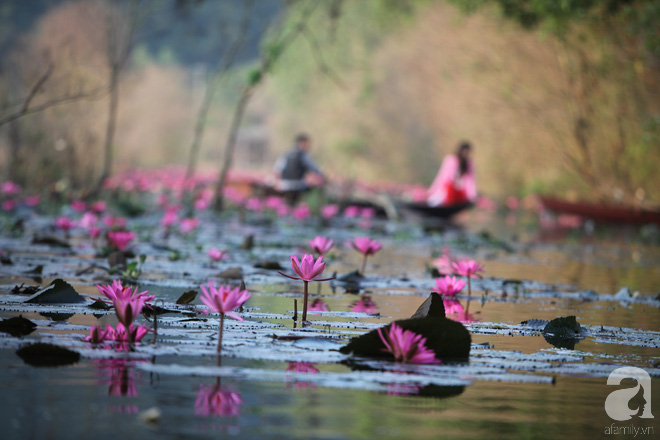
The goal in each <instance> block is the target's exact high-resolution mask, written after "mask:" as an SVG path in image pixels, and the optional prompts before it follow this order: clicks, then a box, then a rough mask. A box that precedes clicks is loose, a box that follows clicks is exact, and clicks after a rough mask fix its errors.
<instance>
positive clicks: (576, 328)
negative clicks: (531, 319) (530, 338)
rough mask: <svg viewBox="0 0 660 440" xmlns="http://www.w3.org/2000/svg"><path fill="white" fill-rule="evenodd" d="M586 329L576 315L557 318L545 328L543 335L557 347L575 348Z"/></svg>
mask: <svg viewBox="0 0 660 440" xmlns="http://www.w3.org/2000/svg"><path fill="white" fill-rule="evenodd" d="M583 333H584V329H583V328H582V326H580V324H579V323H578V322H577V319H575V316H574V315H571V316H563V317H560V318H555V319H553V320H552V321H550V322H549V323H548V324H546V326H545V327H544V328H543V337H544V338H545V340H546V341H547V342H548V343H549V344H550V345H553V346H555V347H557V348H565V349H568V350H573V349H575V344H576V343H577V342H578V340H579V339H581V338H582V336H583Z"/></svg>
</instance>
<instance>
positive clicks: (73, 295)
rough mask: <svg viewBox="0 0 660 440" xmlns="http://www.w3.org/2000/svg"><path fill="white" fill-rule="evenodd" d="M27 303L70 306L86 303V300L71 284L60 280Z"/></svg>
mask: <svg viewBox="0 0 660 440" xmlns="http://www.w3.org/2000/svg"><path fill="white" fill-rule="evenodd" d="M25 302H26V303H31V304H70V303H81V302H85V298H83V297H82V296H80V294H78V292H76V290H75V289H74V288H73V287H71V284H69V283H67V282H66V281H64V280H62V279H61V278H58V279H56V280H55V281H53V282H52V283H50V285H49V286H47V287H46V288H44V289H42V290H41V291H39V292H37V293H36V294H35V295H34V296H33V297H32V298H30V299H28V300H27V301H25Z"/></svg>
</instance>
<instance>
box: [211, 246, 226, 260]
mask: <svg viewBox="0 0 660 440" xmlns="http://www.w3.org/2000/svg"><path fill="white" fill-rule="evenodd" d="M208 255H209V258H210V259H211V261H215V262H218V261H222V260H224V259H225V257H226V256H227V250H226V249H221V250H218V248H212V249H209V252H208Z"/></svg>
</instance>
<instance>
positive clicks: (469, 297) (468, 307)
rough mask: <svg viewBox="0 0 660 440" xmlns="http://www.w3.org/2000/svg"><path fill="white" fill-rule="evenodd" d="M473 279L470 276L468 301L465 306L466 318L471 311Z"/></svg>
mask: <svg viewBox="0 0 660 440" xmlns="http://www.w3.org/2000/svg"><path fill="white" fill-rule="evenodd" d="M470 280H471V278H470V277H469V276H468V300H467V304H466V306H465V316H466V317H467V314H468V312H469V311H470V299H471V298H472V284H471V283H470Z"/></svg>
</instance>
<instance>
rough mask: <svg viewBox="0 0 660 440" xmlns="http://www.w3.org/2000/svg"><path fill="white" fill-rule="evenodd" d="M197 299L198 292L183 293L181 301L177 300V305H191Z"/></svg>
mask: <svg viewBox="0 0 660 440" xmlns="http://www.w3.org/2000/svg"><path fill="white" fill-rule="evenodd" d="M196 297H197V291H196V290H189V291H187V292H183V294H182V295H181V296H180V297H179V299H177V300H176V303H177V304H190V303H191V302H193V301H194V300H195V298H196Z"/></svg>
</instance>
